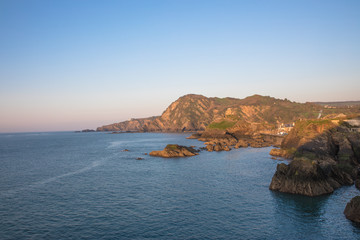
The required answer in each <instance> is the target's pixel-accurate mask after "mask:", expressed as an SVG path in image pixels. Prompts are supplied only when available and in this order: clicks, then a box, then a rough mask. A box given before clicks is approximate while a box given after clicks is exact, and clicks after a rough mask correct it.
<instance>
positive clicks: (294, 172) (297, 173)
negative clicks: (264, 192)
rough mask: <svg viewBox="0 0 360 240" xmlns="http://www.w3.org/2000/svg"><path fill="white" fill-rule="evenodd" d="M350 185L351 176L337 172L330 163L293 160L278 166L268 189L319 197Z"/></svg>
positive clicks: (351, 181) (351, 182)
mask: <svg viewBox="0 0 360 240" xmlns="http://www.w3.org/2000/svg"><path fill="white" fill-rule="evenodd" d="M351 184H353V180H352V178H351V176H350V175H349V174H347V173H345V172H343V171H339V170H338V169H337V168H336V167H334V166H332V165H331V162H329V163H328V164H322V165H320V164H319V163H318V162H317V161H311V160H308V159H295V160H293V161H291V163H290V164H289V165H286V164H285V163H281V164H278V166H277V169H276V173H275V174H274V176H273V178H272V181H271V184H270V187H269V188H270V190H274V191H279V192H286V193H292V194H301V195H306V196H319V195H324V194H329V193H332V192H333V191H334V190H335V189H337V188H339V187H340V186H342V185H351Z"/></svg>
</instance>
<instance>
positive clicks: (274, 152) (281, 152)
mask: <svg viewBox="0 0 360 240" xmlns="http://www.w3.org/2000/svg"><path fill="white" fill-rule="evenodd" d="M270 155H271V156H274V157H283V158H292V157H293V155H292V154H291V153H290V151H287V150H285V149H280V148H273V149H271V150H270Z"/></svg>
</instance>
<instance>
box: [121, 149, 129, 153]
mask: <svg viewBox="0 0 360 240" xmlns="http://www.w3.org/2000/svg"><path fill="white" fill-rule="evenodd" d="M129 151H130V150H129V149H124V150H122V152H129Z"/></svg>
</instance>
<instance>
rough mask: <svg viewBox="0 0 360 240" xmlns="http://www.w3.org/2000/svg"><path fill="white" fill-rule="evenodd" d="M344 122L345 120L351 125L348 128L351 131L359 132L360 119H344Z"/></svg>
mask: <svg viewBox="0 0 360 240" xmlns="http://www.w3.org/2000/svg"><path fill="white" fill-rule="evenodd" d="M345 122H347V123H348V124H349V125H350V126H351V128H350V129H351V131H353V132H360V119H359V118H354V119H349V120H345Z"/></svg>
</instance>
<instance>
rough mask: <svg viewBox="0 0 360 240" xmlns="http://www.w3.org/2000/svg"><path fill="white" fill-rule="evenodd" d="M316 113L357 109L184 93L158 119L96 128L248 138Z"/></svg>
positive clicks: (129, 121)
mask: <svg viewBox="0 0 360 240" xmlns="http://www.w3.org/2000/svg"><path fill="white" fill-rule="evenodd" d="M320 111H322V114H323V115H324V116H325V115H328V114H334V113H344V114H349V113H352V112H354V111H357V112H359V109H357V108H354V109H352V108H347V107H346V108H345V107H344V108H335V109H328V108H326V107H324V106H322V105H318V104H313V103H296V102H292V101H289V100H287V99H284V100H283V99H276V98H272V97H268V96H261V95H253V96H250V97H247V98H244V99H237V98H217V97H210V98H208V97H205V96H202V95H196V94H188V95H185V96H182V97H180V98H179V99H177V100H176V101H175V102H173V103H171V104H170V105H169V107H168V108H167V109H166V110H165V111H164V112H163V113H162V114H161V115H160V116H155V117H149V118H138V119H136V118H134V119H131V120H128V121H124V122H119V123H113V124H109V125H104V126H102V127H98V128H97V131H116V132H118V131H120V132H126V131H135V132H196V131H205V130H207V129H220V130H225V129H226V130H230V132H233V133H234V132H237V134H238V135H239V134H240V135H241V134H243V135H249V134H250V135H251V134H252V133H253V132H258V133H267V134H273V133H276V131H277V129H278V126H279V124H281V123H285V124H290V123H292V122H294V121H296V120H298V119H301V118H302V119H309V118H316V117H317V116H318V114H319V112H320Z"/></svg>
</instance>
